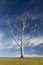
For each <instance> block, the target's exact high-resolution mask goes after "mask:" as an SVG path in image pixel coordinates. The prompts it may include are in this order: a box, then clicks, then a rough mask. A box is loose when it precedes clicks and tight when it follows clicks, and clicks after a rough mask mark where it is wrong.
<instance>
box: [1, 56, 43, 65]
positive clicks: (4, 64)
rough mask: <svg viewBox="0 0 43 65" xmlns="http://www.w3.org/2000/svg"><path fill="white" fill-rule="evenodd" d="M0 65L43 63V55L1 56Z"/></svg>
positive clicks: (41, 64) (36, 64) (33, 64)
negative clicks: (28, 56) (26, 56)
mask: <svg viewBox="0 0 43 65" xmlns="http://www.w3.org/2000/svg"><path fill="white" fill-rule="evenodd" d="M0 65H43V57H30V58H11V57H9V58H8V57H7V58H0Z"/></svg>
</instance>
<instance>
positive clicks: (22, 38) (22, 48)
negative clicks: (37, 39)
mask: <svg viewBox="0 0 43 65" xmlns="http://www.w3.org/2000/svg"><path fill="white" fill-rule="evenodd" d="M23 46H24V28H23V27H22V33H21V58H23V55H24V47H23Z"/></svg>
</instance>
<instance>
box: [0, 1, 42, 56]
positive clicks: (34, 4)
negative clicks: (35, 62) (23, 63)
mask: <svg viewBox="0 0 43 65" xmlns="http://www.w3.org/2000/svg"><path fill="white" fill-rule="evenodd" d="M24 13H27V15H28V18H27V20H26V22H27V23H26V24H28V25H29V26H28V27H27V28H26V29H25V31H24V36H25V43H24V54H25V55H26V56H29V55H35V56H43V1H41V0H0V56H7V57H8V56H20V48H19V46H18V45H17V44H16V43H15V41H14V38H13V37H12V35H11V34H10V31H11V30H10V29H9V27H8V26H7V25H6V21H7V15H8V18H9V19H10V24H11V26H12V27H13V28H14V36H15V37H16V39H18V43H19V44H20V35H21V34H20V32H19V31H18V30H17V29H16V28H15V27H14V24H16V25H17V26H19V27H21V22H20V20H18V19H17V18H18V17H20V16H23V14H24ZM35 26H36V27H35ZM31 30H32V33H33V35H32V38H31V39H30V40H28V41H27V39H29V37H30V32H31ZM34 31H35V32H34Z"/></svg>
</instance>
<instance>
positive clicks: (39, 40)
mask: <svg viewBox="0 0 43 65" xmlns="http://www.w3.org/2000/svg"><path fill="white" fill-rule="evenodd" d="M41 43H43V36H38V37H33V38H32V39H30V40H29V44H30V45H33V46H36V45H39V44H41Z"/></svg>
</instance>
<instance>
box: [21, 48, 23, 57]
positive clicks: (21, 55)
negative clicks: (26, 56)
mask: <svg viewBox="0 0 43 65" xmlns="http://www.w3.org/2000/svg"><path fill="white" fill-rule="evenodd" d="M21 58H23V47H21Z"/></svg>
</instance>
